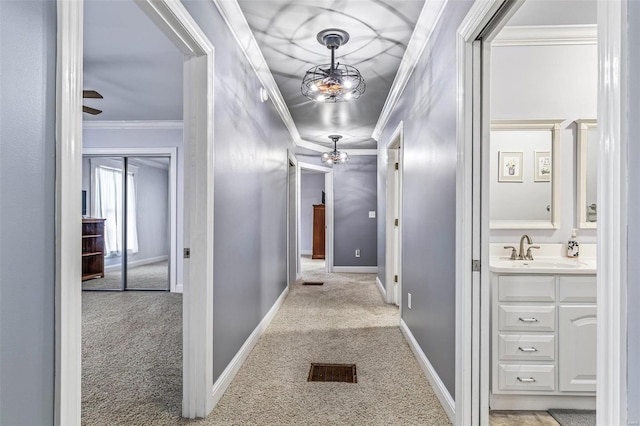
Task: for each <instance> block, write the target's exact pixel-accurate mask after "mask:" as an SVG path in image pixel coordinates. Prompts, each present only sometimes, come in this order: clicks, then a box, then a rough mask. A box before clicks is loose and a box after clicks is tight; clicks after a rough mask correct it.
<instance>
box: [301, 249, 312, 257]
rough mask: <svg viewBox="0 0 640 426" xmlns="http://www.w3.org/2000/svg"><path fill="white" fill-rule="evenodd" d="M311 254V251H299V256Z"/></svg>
mask: <svg viewBox="0 0 640 426" xmlns="http://www.w3.org/2000/svg"><path fill="white" fill-rule="evenodd" d="M312 254H313V250H300V256H311V255H312Z"/></svg>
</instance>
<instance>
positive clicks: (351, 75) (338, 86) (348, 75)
mask: <svg viewBox="0 0 640 426" xmlns="http://www.w3.org/2000/svg"><path fill="white" fill-rule="evenodd" d="M317 39H318V42H319V43H320V44H324V45H325V46H326V47H327V49H329V50H331V63H330V64H325V65H317V66H315V67H313V68H311V69H310V70H309V71H307V73H306V74H305V75H304V78H303V79H302V87H301V90H302V94H303V95H304V96H306V97H307V98H309V99H311V100H312V101H317V102H343V101H348V100H351V99H358V98H359V97H360V96H362V94H363V93H364V90H365V88H366V87H367V86H366V84H365V83H364V78H362V75H361V74H360V71H358V70H357V69H356V68H355V67H352V66H351V65H344V64H341V63H339V62H338V63H337V64H336V49H337V48H339V47H340V46H342V45H343V44H345V43H346V42H348V41H349V33H347V32H346V31H343V30H339V29H336V28H329V29H326V30H322V31H320V32H319V33H318V36H317Z"/></svg>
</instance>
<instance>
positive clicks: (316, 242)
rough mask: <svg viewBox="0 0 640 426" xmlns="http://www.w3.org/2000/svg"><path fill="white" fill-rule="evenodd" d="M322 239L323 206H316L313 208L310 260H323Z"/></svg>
mask: <svg viewBox="0 0 640 426" xmlns="http://www.w3.org/2000/svg"><path fill="white" fill-rule="evenodd" d="M324 237H325V224H324V204H318V205H314V206H313V247H312V250H313V251H312V252H311V258H312V259H324V249H325V247H324V241H325V238H324Z"/></svg>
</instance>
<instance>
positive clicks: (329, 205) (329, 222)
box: [296, 161, 334, 273]
mask: <svg viewBox="0 0 640 426" xmlns="http://www.w3.org/2000/svg"><path fill="white" fill-rule="evenodd" d="M302 170H313V171H316V172H321V173H324V192H325V228H326V232H325V256H324V263H325V272H327V273H329V272H333V267H334V265H333V169H332V168H331V167H325V166H317V165H315V164H311V163H303V162H301V161H299V162H298V173H297V175H296V183H297V186H298V190H297V191H296V198H297V205H298V207H297V209H298V211H297V215H296V217H297V222H298V226H297V227H296V229H297V230H298V236H299V235H300V212H301V207H300V196H301V186H302V185H301V184H300V183H301V182H300V177H301V176H300V175H301V171H302ZM296 259H298V268H297V270H298V272H300V244H299V242H298V251H297V255H296Z"/></svg>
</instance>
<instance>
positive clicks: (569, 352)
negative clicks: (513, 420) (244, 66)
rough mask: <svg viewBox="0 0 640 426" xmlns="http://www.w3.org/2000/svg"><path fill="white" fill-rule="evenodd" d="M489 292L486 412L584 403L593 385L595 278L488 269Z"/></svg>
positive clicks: (591, 392)
mask: <svg viewBox="0 0 640 426" xmlns="http://www.w3.org/2000/svg"><path fill="white" fill-rule="evenodd" d="M491 293H492V296H491V297H492V307H491V308H492V315H491V330H492V334H491V340H492V342H491V348H492V354H491V405H492V409H547V408H554V407H555V408H586V406H585V404H584V403H585V400H584V399H583V398H582V399H581V397H585V396H587V397H591V398H592V399H593V397H594V395H595V390H596V388H595V386H596V376H595V371H596V277H595V275H585V274H581V275H568V274H567V275H565V274H530V275H527V274H501V273H493V274H492V287H491ZM563 398H564V399H565V401H563V402H558V400H559V399H563ZM565 402H566V403H567V404H565ZM587 405H588V403H587Z"/></svg>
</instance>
